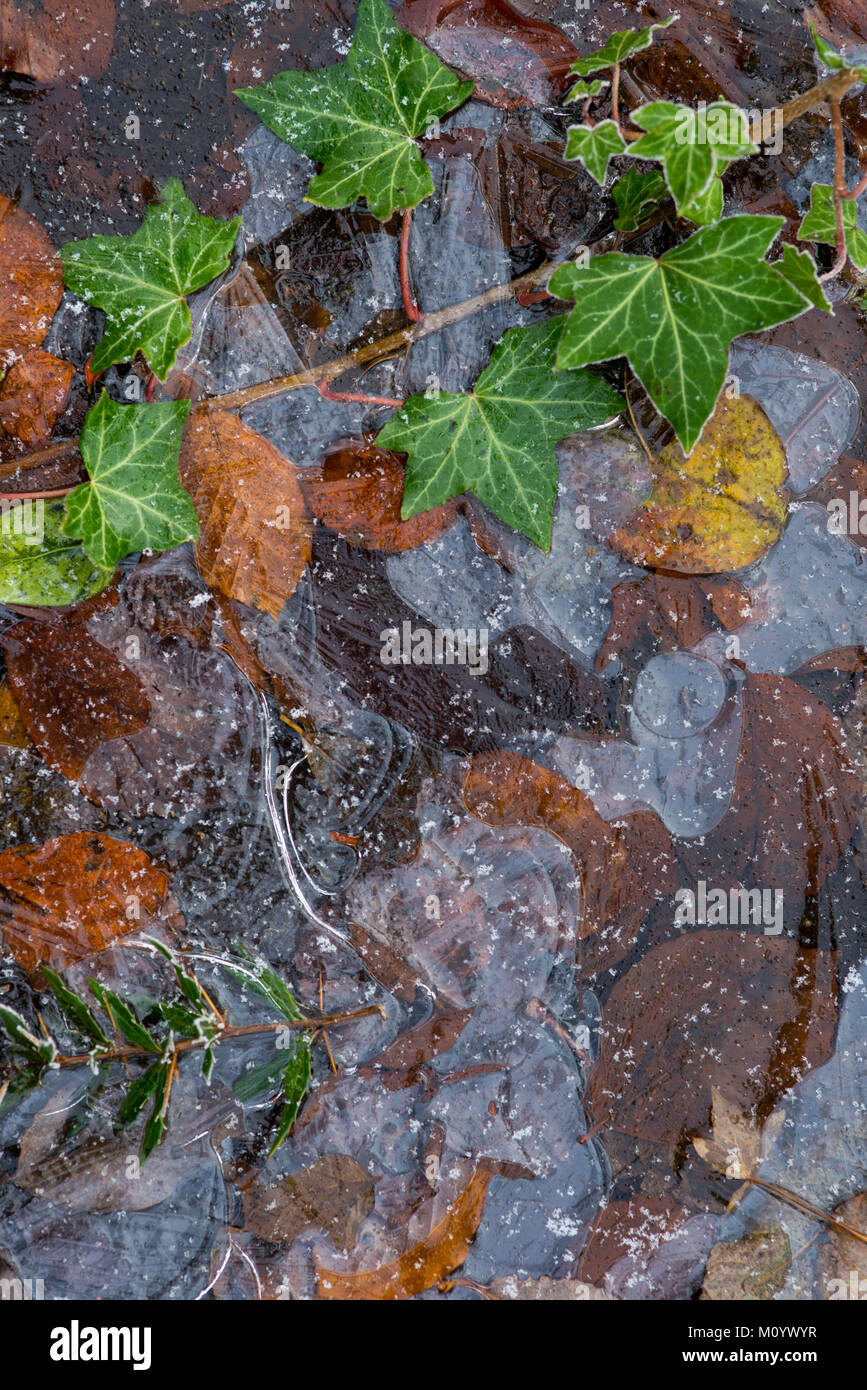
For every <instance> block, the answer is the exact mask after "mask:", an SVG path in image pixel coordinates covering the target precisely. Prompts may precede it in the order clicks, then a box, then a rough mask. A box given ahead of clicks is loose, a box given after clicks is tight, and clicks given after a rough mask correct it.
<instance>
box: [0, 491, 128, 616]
mask: <svg viewBox="0 0 867 1390" xmlns="http://www.w3.org/2000/svg"><path fill="white" fill-rule="evenodd" d="M3 507H4V510H3V515H2V525H0V603H20V604H27V605H32V606H33V607H52V608H53V607H64V606H66V605H67V604H73V603H80V602H81V601H82V599H86V598H90V597H92V595H93V594H98V593H99V592H100V591H101V590H102V589H104V588H105V587H106V585H107V584H110V583H111V577H112V575H113V573H114V570H113V569H106V568H103V566H102V565H97V564H95V563H94V561H93V560H91V558H90V556H89V555H88V554H87V552H86V551H85V549H84V547H83V546H82V545H81V544H80V543H79V542H78V541H75V540H72V539H71V537H69V536H67V535H66V534H65V532H64V530H63V523H64V518H65V508H64V505H63V503H62V502H59V501H58V502H40V501H37V502H17V503H16V502H11V503H9V502H7V503H4V504H3ZM25 526H26V528H27V529H25ZM40 526H41V529H42V536H41V539H40V536H39V529H40Z"/></svg>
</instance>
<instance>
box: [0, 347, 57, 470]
mask: <svg viewBox="0 0 867 1390" xmlns="http://www.w3.org/2000/svg"><path fill="white" fill-rule="evenodd" d="M74 376H75V368H74V367H73V366H72V364H71V363H70V362H63V361H61V359H60V358H59V357H52V355H51V353H50V352H43V351H42V349H41V348H31V350H30V352H28V353H27V354H26V356H25V357H23V358H22V359H21V360H20V361H19V362H15V363H13V365H12V366H11V367H10V368H9V371H8V372H7V373H6V376H5V377H4V378H3V382H2V384H0V434H5V435H7V436H8V437H9V438H10V439H19V440H20V441H21V443H22V444H25V445H26V446H27V447H28V448H29V449H35V448H36V447H37V445H39V444H44V443H46V442H47V440H48V439H49V437H50V435H51V431H52V430H53V429H54V424H55V421H56V420H57V417H58V415H59V414H60V412H61V411H62V410H63V407H64V406H65V405H66V398H67V396H68V395H69V388H70V386H71V385H72V378H73V377H74Z"/></svg>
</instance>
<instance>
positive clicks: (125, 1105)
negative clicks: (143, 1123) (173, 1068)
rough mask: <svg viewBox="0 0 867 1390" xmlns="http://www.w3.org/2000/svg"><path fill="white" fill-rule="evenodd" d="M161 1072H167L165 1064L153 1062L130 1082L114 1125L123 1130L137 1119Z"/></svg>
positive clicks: (154, 1088)
mask: <svg viewBox="0 0 867 1390" xmlns="http://www.w3.org/2000/svg"><path fill="white" fill-rule="evenodd" d="M163 1072H167V1067H166V1064H165V1062H154V1063H153V1065H152V1066H149V1067H148V1069H147V1071H144V1072H142V1074H141V1076H137V1077H136V1079H135V1081H133V1082H132V1084H131V1085H130V1088H129V1090H128V1091H127V1093H126V1095H125V1096H124V1098H123V1101H122V1103H121V1107H120V1109H119V1110H118V1112H117V1120H116V1122H115V1123H116V1124H117V1126H118V1128H119V1129H125V1128H126V1126H127V1125H131V1124H132V1122H133V1120H136V1119H138V1117H139V1115H140V1114H141V1112H142V1110H144V1108H145V1106H146V1105H147V1103H148V1101H149V1100H150V1098H151V1096H152V1095H153V1093H154V1091H155V1090H156V1088H157V1085H158V1084H159V1081H160V1077H161V1075H162V1073H163Z"/></svg>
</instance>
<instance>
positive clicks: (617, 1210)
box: [578, 1193, 689, 1285]
mask: <svg viewBox="0 0 867 1390" xmlns="http://www.w3.org/2000/svg"><path fill="white" fill-rule="evenodd" d="M688 1215H689V1212H688V1211H687V1209H686V1207H685V1206H684V1205H683V1203H682V1202H678V1201H675V1199H674V1198H673V1197H664V1196H657V1195H655V1194H650V1193H641V1194H639V1195H637V1196H635V1197H630V1198H628V1199H623V1200H620V1201H611V1202H608V1203H607V1204H606V1205H605V1206H604V1207H602V1208H601V1210H600V1211H599V1213H598V1215H597V1216H596V1218H595V1220H594V1222H593V1226H592V1229H591V1231H590V1236H589V1239H588V1241H587V1244H586V1245H585V1247H584V1250H583V1252H582V1254H581V1263H580V1264H579V1266H578V1273H579V1274H580V1276H581V1278H582V1279H585V1280H586V1281H587V1282H588V1283H589V1284H591V1285H593V1284H598V1283H599V1282H600V1281H601V1280H602V1278H603V1277H604V1275H605V1274H607V1273H608V1271H609V1269H611V1267H612V1265H615V1264H617V1262H618V1260H621V1259H623V1258H624V1256H632V1257H633V1258H638V1259H640V1260H643V1261H646V1260H647V1259H648V1257H649V1256H650V1255H652V1254H653V1252H654V1251H655V1250H658V1249H659V1247H660V1246H661V1245H664V1244H665V1242H666V1241H667V1240H670V1239H671V1237H672V1236H673V1235H674V1234H675V1232H676V1231H677V1230H678V1229H679V1227H680V1226H681V1225H682V1224H683V1222H684V1221H685V1220H686V1218H687V1217H688Z"/></svg>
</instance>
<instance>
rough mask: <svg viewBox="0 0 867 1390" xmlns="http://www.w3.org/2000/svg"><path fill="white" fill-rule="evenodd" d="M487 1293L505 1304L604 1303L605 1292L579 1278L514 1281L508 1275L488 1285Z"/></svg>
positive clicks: (544, 1277)
mask: <svg viewBox="0 0 867 1390" xmlns="http://www.w3.org/2000/svg"><path fill="white" fill-rule="evenodd" d="M488 1290H489V1292H490V1293H492V1294H493V1295H494V1296H495V1297H496V1298H500V1299H502V1300H503V1301H504V1302H507V1303H516V1302H522V1303H529V1302H533V1303H575V1302H579V1303H599V1302H602V1303H604V1302H606V1301H607V1300H608V1295H607V1293H606V1292H605V1290H604V1289H597V1288H596V1287H595V1285H593V1284H582V1283H581V1281H580V1279H549V1278H548V1277H547V1276H546V1275H544V1274H543V1275H542V1277H541V1278H540V1279H516V1278H514V1277H513V1276H512V1275H508V1276H507V1277H506V1278H505V1279H495V1280H494V1282H493V1283H492V1284H488Z"/></svg>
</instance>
